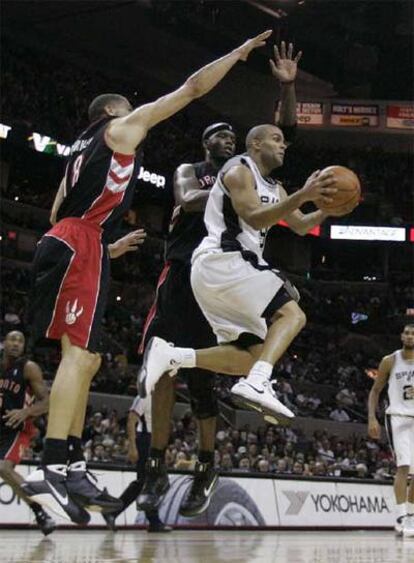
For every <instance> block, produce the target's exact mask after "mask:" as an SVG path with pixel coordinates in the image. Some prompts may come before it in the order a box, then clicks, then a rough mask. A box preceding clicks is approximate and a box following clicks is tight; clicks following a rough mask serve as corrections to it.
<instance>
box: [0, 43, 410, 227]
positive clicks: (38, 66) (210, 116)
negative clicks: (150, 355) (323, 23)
mask: <svg viewBox="0 0 414 563" xmlns="http://www.w3.org/2000/svg"><path fill="white" fill-rule="evenodd" d="M3 50H4V56H3V68H2V78H3V96H2V99H1V105H0V119H1V121H2V122H5V123H10V124H14V123H20V124H22V123H23V124H25V125H26V126H27V128H28V131H29V132H32V131H33V130H36V131H39V132H41V133H42V134H47V135H50V136H51V137H53V138H55V139H57V140H59V141H61V142H66V143H71V142H73V140H74V139H75V138H76V136H77V134H78V133H79V132H80V131H81V130H82V129H83V128H84V127H85V126H86V125H87V107H88V104H89V102H90V100H91V99H92V98H93V97H94V96H95V95H97V94H98V93H101V92H104V91H113V90H114V81H113V78H111V77H108V76H105V75H104V74H102V73H99V71H97V70H95V71H91V69H89V68H88V69H85V68H79V67H77V66H74V65H73V64H72V63H70V62H68V61H65V62H63V61H61V60H60V59H56V57H55V56H54V55H53V54H50V53H46V52H41V51H37V50H34V49H29V48H27V47H23V46H21V45H15V44H14V43H13V42H11V41H10V39H8V40H7V41H5V44H4V47H3ZM51 67H53V68H54V69H55V70H54V75H53V80H50V68H51ZM33 83H36V84H37V85H39V88H36V89H33V88H30V85H31V84H33ZM40 86H43V87H40ZM116 86H117V87H116V90H118V91H120V92H123V93H125V95H127V96H129V97H130V98H131V101H132V103H134V104H138V103H142V102H143V101H144V99H143V98H141V97H142V96H145V93H142V92H140V94H139V95H140V96H141V97H140V98H139V99H138V97H137V95H135V94H136V93H134V87H133V86H132V85H131V84H129V83H128V82H126V83H124V84H123V83H122V82H119V80H118V79H117V81H116ZM227 119H231V118H229V117H227ZM212 120H223V116H217V115H215V114H214V113H212V111H211V110H210V109H208V108H207V107H206V106H205V105H204V104H202V103H201V102H198V103H197V104H195V105H193V106H191V107H190V108H188V109H187V110H185V111H183V112H180V114H178V115H177V116H175V117H174V118H173V119H170V120H168V121H166V122H165V123H163V124H161V125H160V126H158V127H156V128H155V129H154V131H152V132H151V133H150V135H149V136H148V139H147V140H146V142H145V146H144V162H145V163H146V165H147V166H151V167H155V169H157V170H159V171H162V172H163V173H164V174H167V175H169V176H170V177H171V175H172V173H173V171H174V169H175V168H176V166H177V165H178V164H179V163H181V162H188V161H194V160H196V159H199V158H200V157H201V143H200V142H199V139H200V137H201V132H202V131H203V129H204V127H205V126H206V125H207V124H208V123H210V122H211V121H212ZM236 126H237V124H236ZM240 133H242V132H240ZM239 148H240V150H243V144H242V143H240V147H239ZM56 158H57V160H61V159H60V158H58V157H56ZM333 163H335V164H343V165H345V166H348V167H350V168H351V169H353V170H355V171H356V172H357V174H358V175H359V177H360V179H361V183H362V186H363V197H364V204H363V205H361V206H360V209H359V210H357V212H356V213H355V214H354V217H355V218H356V219H357V220H358V218H359V217H360V218H361V220H365V221H366V220H369V221H370V222H371V223H378V224H384V222H386V223H390V222H392V223H393V224H395V225H399V224H403V223H404V222H412V220H413V217H412V209H413V190H412V178H413V161H412V158H411V155H409V154H405V155H404V154H399V153H398V154H397V153H388V152H385V151H384V150H382V149H381V148H378V147H374V146H370V145H369V146H367V147H365V148H343V147H340V148H338V147H332V146H315V145H314V144H313V145H312V146H308V145H305V144H303V143H302V142H301V139H300V133H299V134H298V142H297V143H296V144H294V145H293V146H292V148H291V149H290V150H289V151H288V152H287V159H286V162H285V165H284V167H283V169H282V170H281V171H280V174H279V173H278V175H279V177H280V178H281V179H282V180H283V181H284V183H285V185H286V186H287V188H288V189H289V190H290V189H293V188H297V187H298V186H300V185H303V183H304V181H305V179H306V178H307V176H308V175H309V174H310V173H311V172H313V171H314V170H315V169H318V168H320V169H322V168H324V167H325V166H327V165H330V164H333ZM25 172H26V174H24V173H19V174H16V180H17V181H13V183H12V185H11V186H10V187H9V189H8V194H7V195H6V196H7V197H11V198H14V197H19V199H20V201H25V202H26V203H32V204H35V205H39V206H46V207H50V203H51V194H53V193H54V192H55V190H56V187H57V184H56V183H52V182H51V183H50V185H47V189H45V179H44V177H43V185H42V184H41V182H39V181H38V179H37V180H36V182H35V183H36V188H37V189H33V183H34V179H33V171H31V172H30V173H27V170H26V171H25ZM25 175H26V178H25V177H24V176H25Z"/></svg>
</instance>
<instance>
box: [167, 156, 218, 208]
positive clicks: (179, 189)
mask: <svg viewBox="0 0 414 563" xmlns="http://www.w3.org/2000/svg"><path fill="white" fill-rule="evenodd" d="M209 193H210V190H209V189H202V188H201V187H200V183H199V181H198V180H197V177H196V175H195V171H194V166H193V165H192V164H181V166H179V167H178V168H177V170H176V171H175V174H174V199H175V203H176V205H180V206H181V207H182V208H183V209H184V211H190V212H191V211H203V210H204V209H205V207H206V203H207V200H208V196H209Z"/></svg>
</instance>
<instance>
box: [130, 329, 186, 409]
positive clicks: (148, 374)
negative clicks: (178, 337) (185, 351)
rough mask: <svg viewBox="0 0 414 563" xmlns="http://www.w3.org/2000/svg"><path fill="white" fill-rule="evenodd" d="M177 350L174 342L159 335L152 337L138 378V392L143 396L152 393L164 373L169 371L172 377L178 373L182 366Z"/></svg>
mask: <svg viewBox="0 0 414 563" xmlns="http://www.w3.org/2000/svg"><path fill="white" fill-rule="evenodd" d="M177 352H178V351H177V350H176V349H175V348H174V346H173V345H172V344H169V343H168V342H166V341H165V340H163V339H162V338H158V336H154V337H153V338H151V340H150V341H149V342H148V345H147V347H146V348H145V352H144V357H143V362H142V366H141V368H140V370H139V372H138V378H137V388H138V393H139V395H140V396H141V397H142V398H144V397H146V396H147V395H150V394H151V393H152V391H153V390H154V387H155V385H156V384H157V382H158V380H159V379H160V378H161V377H162V376H163V375H164V373H168V374H169V375H170V376H171V377H172V376H174V375H176V373H177V371H178V369H179V368H180V366H181V363H180V359H181V358H180V355H179V354H178V353H177Z"/></svg>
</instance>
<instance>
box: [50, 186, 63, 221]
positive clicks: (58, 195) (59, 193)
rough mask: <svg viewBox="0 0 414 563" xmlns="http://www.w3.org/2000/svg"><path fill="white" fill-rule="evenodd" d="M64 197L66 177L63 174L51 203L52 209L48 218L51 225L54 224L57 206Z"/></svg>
mask: <svg viewBox="0 0 414 563" xmlns="http://www.w3.org/2000/svg"><path fill="white" fill-rule="evenodd" d="M65 197H66V177H65V176H64V177H63V178H62V181H61V182H60V185H59V189H58V191H57V193H56V195H55V200H54V202H53V205H52V211H51V212H50V218H49V220H50V223H51V224H52V225H56V216H57V212H58V211H59V207H60V206H61V204H62V201H63V200H64V199H65Z"/></svg>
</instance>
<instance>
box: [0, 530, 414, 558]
mask: <svg viewBox="0 0 414 563" xmlns="http://www.w3.org/2000/svg"><path fill="white" fill-rule="evenodd" d="M0 561H1V563H12V562H13V563H29V562H30V563H109V562H113V563H115V562H116V563H121V562H132V561H133V562H136V563H138V562H139V563H219V562H223V563H414V538H410V539H409V538H406V539H401V538H396V537H395V535H394V534H393V533H392V532H388V531H386V532H368V531H365V532H364V531H362V532H291V531H289V532H288V531H286V532H275V531H266V532H261V531H258V532H250V531H243V530H237V529H235V530H233V531H183V530H180V531H178V530H177V531H175V532H171V533H170V534H148V533H147V532H145V531H143V530H126V531H119V532H117V533H116V534H113V533H112V532H107V531H99V530H90V531H89V530H79V531H77V530H62V531H56V532H55V533H53V534H52V535H51V536H49V538H44V539H43V538H42V536H41V534H40V532H37V531H33V530H1V531H0Z"/></svg>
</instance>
